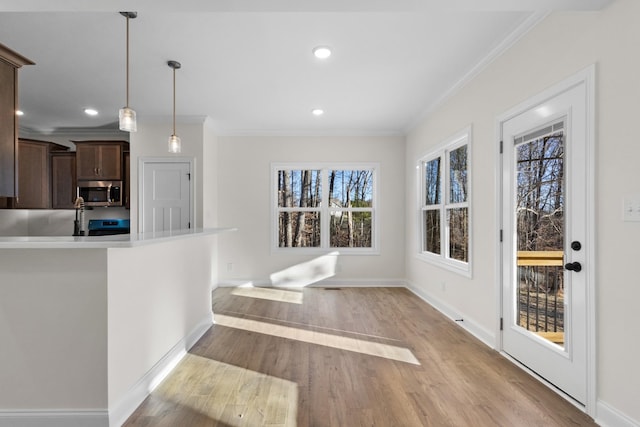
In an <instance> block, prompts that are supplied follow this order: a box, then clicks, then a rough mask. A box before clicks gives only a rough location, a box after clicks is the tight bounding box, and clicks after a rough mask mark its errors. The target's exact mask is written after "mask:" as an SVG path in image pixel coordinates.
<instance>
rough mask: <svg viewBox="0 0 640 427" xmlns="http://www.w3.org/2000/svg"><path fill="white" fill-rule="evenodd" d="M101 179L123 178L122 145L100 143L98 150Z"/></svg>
mask: <svg viewBox="0 0 640 427" xmlns="http://www.w3.org/2000/svg"><path fill="white" fill-rule="evenodd" d="M98 158H99V165H98V173H99V175H100V179H118V180H119V179H122V146H121V145H116V144H113V145H100V146H99V150H98Z"/></svg>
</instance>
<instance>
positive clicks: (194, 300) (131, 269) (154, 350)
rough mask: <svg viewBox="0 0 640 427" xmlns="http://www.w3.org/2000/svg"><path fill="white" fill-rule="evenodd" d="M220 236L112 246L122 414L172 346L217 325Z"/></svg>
mask: <svg viewBox="0 0 640 427" xmlns="http://www.w3.org/2000/svg"><path fill="white" fill-rule="evenodd" d="M216 239H217V236H211V235H209V236H202V237H192V238H185V239H182V240H175V241H169V242H165V243H157V244H153V245H145V246H140V247H133V248H113V249H109V252H108V259H109V264H108V287H107V289H108V319H109V321H108V342H109V349H108V355H109V357H108V366H109V370H108V371H109V374H108V378H109V394H108V396H109V409H110V410H111V411H114V410H115V412H117V413H119V412H121V409H120V408H121V407H122V406H125V407H126V406H127V404H128V403H130V402H128V400H130V399H131V396H130V394H131V390H132V389H133V388H134V386H136V383H137V382H138V381H139V380H140V379H141V378H143V377H144V376H145V375H146V374H148V372H149V371H150V370H151V369H152V368H154V366H155V365H156V363H158V362H159V361H161V359H162V358H163V357H164V356H165V355H166V354H167V353H168V352H169V350H170V349H172V348H173V347H174V346H176V345H178V344H179V343H180V342H181V340H184V339H185V337H187V336H189V335H190V334H192V333H193V332H194V331H196V330H199V329H200V328H201V327H202V325H204V326H205V327H208V326H210V325H212V324H213V316H212V312H211V276H212V268H213V267H212V265H213V264H212V262H211V261H212V259H213V258H214V257H215V252H214V251H215V246H214V242H215V240H216ZM183 345H184V343H183ZM187 349H188V348H182V350H187ZM137 403H139V402H137ZM112 421H113V420H112Z"/></svg>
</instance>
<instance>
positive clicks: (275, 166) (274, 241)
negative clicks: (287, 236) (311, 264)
mask: <svg viewBox="0 0 640 427" xmlns="http://www.w3.org/2000/svg"><path fill="white" fill-rule="evenodd" d="M283 169H288V170H321V171H323V172H324V171H329V170H372V171H373V184H372V196H373V203H372V207H371V208H331V207H329V206H328V203H323V204H321V206H320V208H295V207H294V208H289V209H291V210H295V211H297V212H299V211H307V212H317V211H319V212H320V218H321V219H320V221H321V228H320V236H321V237H320V241H321V246H319V247H316V248H281V247H279V246H278V212H279V211H281V210H282V208H278V197H277V186H278V181H277V174H278V171H279V170H283ZM321 180H322V181H321V185H322V197H323V200H324V196H325V194H327V193H326V191H328V188H329V177H328V174H327V173H322V174H321ZM379 180H380V164H379V163H374V162H355V163H341V162H335V163H333V162H320V163H312V162H278V163H271V182H270V185H271V190H270V193H271V195H270V203H271V222H270V226H271V253H272V254H295V255H303V254H309V255H317V254H327V253H338V254H340V255H380V249H379V248H380V241H379V236H380V214H379V209H378V206H380V205H379V202H378V199H379V192H378V182H379ZM325 189H326V190H325ZM285 209H287V208H285ZM331 211H342V212H348V211H351V212H371V221H372V222H373V226H372V229H371V233H372V236H371V247H370V248H334V247H331V246H329V240H330V236H329V227H328V223H327V225H324V224H323V222H324V221H325V220H324V219H323V218H328V217H329V212H331Z"/></svg>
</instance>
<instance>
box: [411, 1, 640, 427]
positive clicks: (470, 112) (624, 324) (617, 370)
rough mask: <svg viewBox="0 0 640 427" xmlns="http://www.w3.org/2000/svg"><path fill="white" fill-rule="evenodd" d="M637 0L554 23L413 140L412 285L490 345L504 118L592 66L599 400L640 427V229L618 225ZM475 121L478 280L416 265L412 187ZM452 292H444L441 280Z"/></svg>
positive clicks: (630, 139) (632, 156) (563, 16)
mask: <svg viewBox="0 0 640 427" xmlns="http://www.w3.org/2000/svg"><path fill="white" fill-rule="evenodd" d="M639 17H640V2H637V1H635V0H617V1H616V2H614V3H613V4H612V5H611V6H610V7H608V8H607V9H605V10H604V11H602V12H587V13H575V12H560V13H555V14H552V15H550V16H549V17H548V18H547V19H545V20H544V21H543V22H541V23H540V24H539V25H538V26H537V27H536V28H535V29H533V30H532V31H531V32H529V33H528V34H527V35H526V36H525V37H523V38H522V39H521V40H520V41H518V42H517V43H516V44H515V45H514V46H513V47H512V48H511V49H510V50H509V51H507V52H506V53H505V54H504V55H503V56H501V57H500V58H498V59H497V60H495V61H494V62H493V63H492V64H491V65H490V66H488V67H487V68H486V69H485V70H484V71H483V72H481V73H480V74H479V75H478V76H477V77H476V78H475V79H474V80H473V81H471V82H470V83H468V84H467V85H466V86H465V87H464V88H463V89H461V90H460V91H459V92H458V93H457V94H455V95H454V96H453V97H452V98H450V99H449V100H448V101H447V102H446V103H445V104H444V105H442V106H440V107H439V108H438V109H437V110H436V111H435V112H434V113H433V114H431V115H430V116H429V117H428V118H427V119H425V120H424V121H422V122H421V123H420V124H419V125H418V126H417V127H416V128H414V129H413V130H412V131H411V132H410V134H409V135H408V138H407V151H406V161H407V174H406V184H407V195H408V200H407V212H406V218H407V228H406V234H407V236H408V239H407V242H406V248H407V258H406V272H407V278H408V280H409V281H410V283H411V284H412V286H414V287H415V289H416V290H417V291H418V292H420V293H422V294H424V295H428V296H429V297H430V298H433V299H434V300H437V301H439V302H440V303H442V304H443V305H444V306H446V307H449V308H450V309H452V311H454V312H457V313H459V314H460V316H462V317H464V318H465V323H467V319H469V320H470V321H471V322H473V323H475V324H476V325H477V327H478V328H479V329H481V330H483V332H486V333H487V334H489V336H494V332H495V326H496V324H497V318H498V307H496V302H497V295H496V271H495V270H496V269H495V267H496V259H495V248H496V244H497V241H496V240H497V232H496V230H497V224H496V221H495V217H496V215H495V210H496V206H497V204H496V197H497V196H496V193H495V180H496V177H497V166H498V165H497V164H496V117H497V116H498V115H499V114H501V113H502V112H504V111H506V110H508V109H509V108H511V107H513V106H514V105H516V104H518V103H520V102H522V101H523V100H525V99H527V98H529V97H531V96H533V95H536V94H537V93H539V92H541V91H543V90H544V89H546V88H547V87H549V86H552V85H553V84H555V83H557V82H559V81H561V80H563V79H564V78H566V77H568V76H570V75H572V74H575V73H576V72H578V71H580V70H581V69H583V68H585V67H586V66H588V65H590V64H593V63H596V64H597V72H596V73H597V75H596V81H597V83H596V85H597V86H596V92H597V95H596V96H597V112H596V126H597V132H596V147H597V148H596V162H597V164H596V181H597V184H596V187H597V188H596V206H597V212H596V218H597V242H596V244H597V265H596V271H597V282H596V284H595V286H596V292H597V301H596V304H597V310H598V312H597V323H598V326H597V339H598V347H597V351H598V360H597V369H598V378H597V381H598V400H599V401H600V402H601V403H605V404H607V405H610V406H611V407H612V408H614V409H615V410H616V411H619V412H620V414H621V415H623V416H627V417H630V418H631V419H633V420H635V422H636V423H640V407H639V406H638V405H637V397H638V390H640V369H639V368H638V360H640V341H638V340H637V339H636V337H637V336H638V335H639V332H640V331H639V329H640V328H639V327H638V325H639V324H640V323H639V322H637V321H636V320H635V318H634V317H633V313H636V312H637V308H636V302H637V301H638V300H639V299H640V286H638V284H639V282H638V279H637V277H638V273H637V271H636V268H635V266H636V264H637V262H638V259H640V257H639V255H640V249H639V248H638V244H637V242H638V241H639V240H640V223H630V222H623V221H622V198H623V195H624V194H627V193H640V172H639V171H640V168H638V165H637V163H638V159H640V144H639V143H638V141H636V139H637V138H636V134H637V120H638V119H637V116H638V99H640V84H638V71H639V70H640V56H639V55H638V46H639V45H640V25H638V18H639ZM469 124H473V177H472V185H473V212H474V213H473V227H474V228H473V241H474V247H473V258H474V273H473V278H472V279H466V278H464V277H462V276H459V275H456V274H453V273H449V272H447V271H444V270H442V269H440V268H437V267H434V266H432V265H429V264H426V263H423V262H421V261H419V260H417V259H415V258H414V257H413V256H412V254H414V253H415V252H416V249H415V248H416V247H417V242H416V238H417V236H419V234H420V233H419V228H418V225H417V222H416V211H415V209H416V202H415V201H414V200H411V199H410V197H411V196H412V195H414V194H416V193H415V188H416V179H415V174H414V173H415V172H414V171H413V170H412V167H411V166H412V165H415V162H416V159H417V158H418V157H419V156H420V155H421V154H423V153H425V152H427V151H429V149H430V147H433V146H434V145H436V144H438V143H439V142H440V141H442V140H443V139H445V138H447V137H448V136H450V135H452V134H454V133H455V132H457V131H458V130H460V129H462V128H463V127H465V126H467V125H469ZM443 282H444V283H445V284H446V286H445V287H444V290H443V286H442V283H443Z"/></svg>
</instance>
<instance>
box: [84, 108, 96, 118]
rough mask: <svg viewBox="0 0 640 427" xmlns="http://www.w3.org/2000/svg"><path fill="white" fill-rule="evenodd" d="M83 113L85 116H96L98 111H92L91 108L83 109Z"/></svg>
mask: <svg viewBox="0 0 640 427" xmlns="http://www.w3.org/2000/svg"><path fill="white" fill-rule="evenodd" d="M84 113H85V114H86V115H87V116H97V115H98V110H96V109H93V108H85V109H84Z"/></svg>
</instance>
